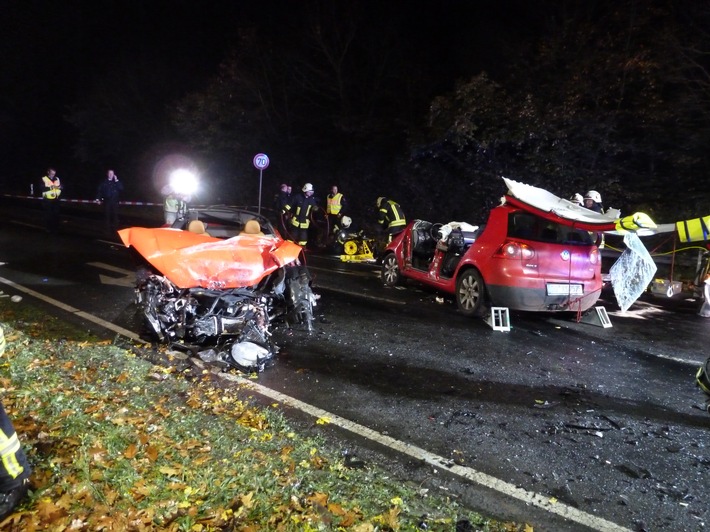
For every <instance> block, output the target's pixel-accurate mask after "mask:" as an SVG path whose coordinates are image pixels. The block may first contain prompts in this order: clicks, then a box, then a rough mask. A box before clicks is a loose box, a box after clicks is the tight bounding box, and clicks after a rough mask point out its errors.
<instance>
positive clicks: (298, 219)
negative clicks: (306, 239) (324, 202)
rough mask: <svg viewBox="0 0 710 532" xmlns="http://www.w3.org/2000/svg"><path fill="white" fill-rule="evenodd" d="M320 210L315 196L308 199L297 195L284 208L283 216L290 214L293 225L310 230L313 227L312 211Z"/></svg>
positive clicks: (303, 195)
mask: <svg viewBox="0 0 710 532" xmlns="http://www.w3.org/2000/svg"><path fill="white" fill-rule="evenodd" d="M317 208H318V203H317V201H316V198H315V196H311V197H310V198H309V197H306V196H305V194H296V195H295V196H294V197H293V198H292V199H291V200H290V201H289V202H288V203H287V204H286V205H285V206H284V208H283V214H286V213H290V214H292V215H293V218H291V225H292V226H294V227H297V228H299V229H308V227H309V226H310V225H311V211H312V210H314V209H317Z"/></svg>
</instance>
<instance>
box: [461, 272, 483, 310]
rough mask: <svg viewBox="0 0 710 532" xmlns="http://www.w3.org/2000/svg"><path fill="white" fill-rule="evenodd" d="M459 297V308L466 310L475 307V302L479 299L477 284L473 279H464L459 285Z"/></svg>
mask: <svg viewBox="0 0 710 532" xmlns="http://www.w3.org/2000/svg"><path fill="white" fill-rule="evenodd" d="M459 297H460V300H461V306H463V307H464V308H466V309H472V308H473V307H475V306H476V302H477V301H478V298H479V297H480V294H479V291H478V283H477V282H476V280H475V279H474V278H473V277H466V278H464V279H463V282H462V283H461V290H459Z"/></svg>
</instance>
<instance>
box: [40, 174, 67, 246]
mask: <svg viewBox="0 0 710 532" xmlns="http://www.w3.org/2000/svg"><path fill="white" fill-rule="evenodd" d="M40 190H41V191H42V208H43V209H44V212H45V220H44V221H45V225H46V228H47V231H48V232H50V233H54V232H56V231H57V230H58V229H59V196H61V195H62V182H61V181H60V179H59V177H58V176H57V171H56V170H55V169H54V168H51V167H50V168H47V175H46V176H44V177H43V178H42V185H41V187H40Z"/></svg>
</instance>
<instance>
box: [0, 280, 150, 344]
mask: <svg viewBox="0 0 710 532" xmlns="http://www.w3.org/2000/svg"><path fill="white" fill-rule="evenodd" d="M0 283H3V284H6V285H8V286H11V287H13V288H14V289H15V290H17V291H18V292H23V293H25V294H27V295H30V296H32V297H35V298H37V299H39V300H40V301H44V302H45V303H48V304H50V305H53V306H55V307H57V308H59V309H62V310H63V311H65V312H69V313H70V314H74V315H75V316H78V317H80V318H82V319H84V320H87V321H90V322H91V323H95V324H97V325H100V326H101V327H104V328H105V329H108V330H110V331H113V332H115V333H117V334H120V335H122V336H125V337H126V338H130V339H131V340H133V341H135V342H138V343H140V344H146V343H148V342H146V341H145V340H143V339H141V337H140V336H138V335H137V334H136V333H134V332H133V331H129V330H128V329H124V328H123V327H120V326H118V325H116V324H114V323H111V322H110V321H106V320H104V319H102V318H99V317H98V316H94V315H93V314H89V313H88V312H84V311H83V310H79V309H78V308H74V307H72V306H71V305H67V304H66V303H62V302H61V301H59V300H57V299H54V298H52V297H49V296H45V295H44V294H40V293H39V292H35V291H34V290H32V289H31V288H27V287H25V286H22V285H21V284H17V283H16V282H14V281H11V280H10V279H5V278H4V277H0Z"/></svg>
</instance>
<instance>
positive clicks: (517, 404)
mask: <svg viewBox="0 0 710 532" xmlns="http://www.w3.org/2000/svg"><path fill="white" fill-rule="evenodd" d="M10 218H12V217H6V218H4V219H3V221H2V223H0V262H2V263H4V264H3V265H2V267H1V268H0V277H1V278H3V279H7V280H9V281H12V282H13V283H17V284H18V285H20V286H23V287H27V288H28V289H31V290H33V291H36V292H37V293H41V294H43V295H44V296H46V297H50V298H53V299H54V300H56V301H61V302H64V303H66V304H68V305H71V306H72V307H74V308H77V309H81V310H82V311H84V312H87V313H90V314H91V315H94V316H98V317H99V318H101V319H103V320H105V321H106V322H107V323H112V324H116V325H117V326H120V327H124V328H126V329H129V330H134V331H139V330H140V329H141V325H140V323H137V316H136V312H135V308H134V307H133V303H132V302H133V290H132V288H131V282H132V279H131V272H132V267H133V265H132V263H131V260H130V257H129V255H128V253H127V251H126V249H125V248H123V247H122V246H120V245H118V244H117V243H112V242H110V241H109V240H106V239H102V238H100V237H97V235H91V232H90V231H83V232H82V233H81V234H77V233H76V231H75V230H74V229H72V227H71V225H72V224H69V223H68V224H66V226H65V229H64V230H63V232H62V234H60V235H58V236H50V235H47V234H45V233H44V232H43V231H40V230H38V229H37V228H36V227H33V225H36V224H33V223H32V220H31V219H30V220H24V221H22V220H19V221H18V220H15V221H13V220H11V219H10ZM84 227H86V224H84ZM307 258H308V264H309V266H310V268H311V271H312V274H313V276H314V288H315V291H316V292H317V293H319V294H320V295H321V299H320V301H319V306H318V307H317V311H318V320H317V324H316V329H315V331H314V332H313V333H311V334H308V333H306V332H305V331H300V330H297V329H293V330H287V329H282V330H278V331H277V332H276V335H275V336H276V341H277V343H278V344H279V345H280V346H281V347H282V350H281V352H280V354H279V356H278V359H277V361H276V364H275V365H274V366H273V367H271V368H269V369H268V370H267V371H265V372H264V373H262V374H260V376H259V379H258V384H259V385H260V386H263V387H265V389H268V390H273V391H274V392H275V393H281V394H285V395H286V396H288V397H291V398H294V399H297V400H300V401H302V402H303V403H305V404H307V405H313V406H314V407H315V408H320V409H322V410H323V411H327V412H328V413H330V414H332V415H333V418H334V419H338V420H340V419H342V420H346V421H347V422H351V423H353V424H357V425H356V427H364V428H366V429H367V430H368V431H371V433H367V432H365V433H363V432H362V431H359V432H358V430H355V432H357V434H356V435H353V430H352V427H349V426H348V424H347V423H342V425H343V427H340V426H339V425H341V423H332V424H330V425H328V426H321V425H319V426H317V427H315V426H314V424H313V422H312V419H309V417H308V416H307V415H305V416H304V415H303V414H302V413H300V412H299V411H298V410H297V409H293V414H294V418H295V419H298V420H299V422H300V423H302V424H303V427H304V428H305V429H307V430H318V431H324V432H326V433H328V434H330V435H332V436H333V437H337V438H338V441H340V442H341V445H342V446H343V449H344V450H345V449H347V451H348V452H349V453H351V454H357V455H358V456H359V457H361V458H362V459H364V460H366V461H368V460H377V461H386V462H387V464H386V465H387V466H388V467H390V468H391V469H392V471H393V474H400V475H404V476H407V477H409V478H412V479H413V480H417V481H419V482H421V483H422V486H425V487H426V488H428V489H432V490H442V491H445V492H446V493H449V494H451V496H454V497H459V498H461V499H462V500H463V501H464V502H466V503H467V504H469V505H470V506H471V507H473V508H476V509H479V510H481V511H483V512H484V513H487V514H489V515H495V516H498V517H501V518H506V519H513V520H517V521H526V522H529V523H531V524H532V525H533V526H534V529H535V530H536V531H537V530H555V531H557V530H589V529H593V530H623V529H629V530H649V531H650V530H687V531H695V530H703V529H705V528H706V527H707V526H708V525H707V524H706V523H707V522H708V519H710V514H709V511H708V507H709V505H708V504H707V501H708V500H710V497H709V496H708V492H709V491H710V488H709V487H708V481H707V473H708V471H709V466H710V432H709V431H708V429H709V428H710V414H708V413H707V412H706V411H705V410H704V407H705V399H706V398H705V396H704V394H703V393H702V392H701V391H700V390H699V389H698V388H697V387H696V386H695V382H694V374H695V371H696V369H697V367H698V366H699V365H700V364H701V362H702V361H704V360H705V359H706V358H707V356H708V354H710V353H708V347H707V346H708V345H710V320H707V319H703V318H699V317H698V316H696V314H695V312H696V310H697V307H698V306H699V302H698V301H688V300H685V299H683V300H676V299H667V298H656V297H655V296H651V295H644V296H642V298H641V300H640V301H638V302H637V303H635V304H634V305H633V306H632V307H631V309H629V311H627V312H626V313H621V312H620V311H619V310H618V307H617V306H616V303H615V301H614V298H613V294H612V293H611V292H605V294H604V295H603V298H602V301H601V304H602V305H603V306H604V307H605V308H606V309H607V311H608V314H609V317H610V319H611V322H612V325H613V326H612V327H611V328H603V327H598V326H594V325H590V324H586V323H578V322H577V321H576V320H575V317H574V316H570V315H543V314H525V313H511V316H510V320H511V330H510V331H509V332H501V331H494V330H493V329H492V328H491V327H490V326H489V325H488V324H487V323H486V322H485V321H483V320H480V319H479V320H470V319H466V318H463V317H462V316H460V315H459V314H458V313H457V312H456V310H455V308H454V305H453V303H452V302H451V301H448V300H446V299H444V300H443V301H442V300H441V299H439V298H437V296H436V294H433V293H431V292H428V291H426V290H422V289H420V288H417V287H415V286H408V287H407V288H405V289H402V290H398V289H385V288H383V287H382V286H381V284H380V282H379V278H378V275H377V268H376V267H374V266H372V265H357V264H342V263H340V262H339V261H336V260H333V259H332V258H329V257H324V256H318V255H308V256H307ZM3 290H4V291H5V293H14V289H13V288H12V287H11V286H10V287H8V286H7V285H6V286H5V287H3ZM48 311H50V312H56V313H59V314H63V315H66V314H67V313H66V311H62V310H60V309H56V307H51V306H49V307H48ZM70 314H71V313H70ZM68 318H69V319H79V320H81V316H76V315H70V316H68ZM105 334H107V335H108V336H111V335H112V334H114V333H112V332H106V331H105ZM393 447H397V450H395V449H393Z"/></svg>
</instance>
